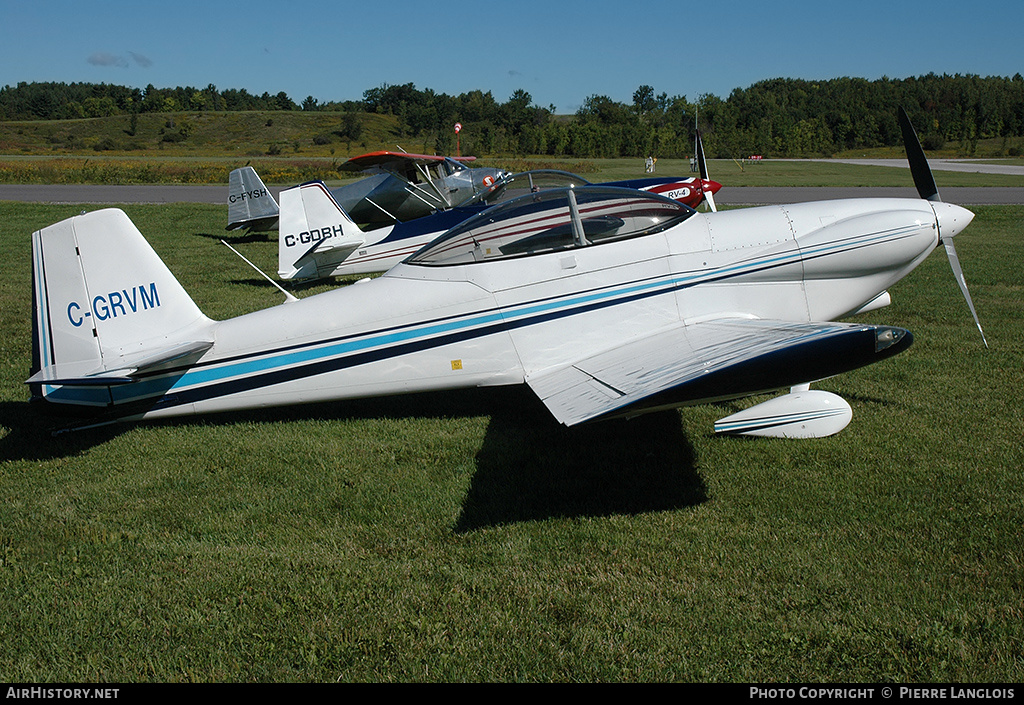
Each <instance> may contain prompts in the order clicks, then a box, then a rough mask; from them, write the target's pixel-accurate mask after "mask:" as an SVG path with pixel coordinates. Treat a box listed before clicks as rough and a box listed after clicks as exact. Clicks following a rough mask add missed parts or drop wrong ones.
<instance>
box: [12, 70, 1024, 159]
mask: <svg viewBox="0 0 1024 705" xmlns="http://www.w3.org/2000/svg"><path fill="white" fill-rule="evenodd" d="M901 105H902V106H904V107H905V108H906V109H907V110H908V112H909V113H910V116H911V119H912V120H913V122H914V124H915V125H916V126H917V129H918V132H919V134H920V135H921V137H922V141H923V142H924V144H925V148H926V149H940V148H942V147H943V146H944V145H945V144H946V142H948V141H953V142H957V143H958V144H959V148H960V149H961V151H964V152H966V153H973V150H974V148H975V147H976V146H977V142H978V141H979V140H982V139H993V138H996V139H1001V140H1002V143H1003V144H1004V145H1005V150H1004V151H1006V152H1007V153H1009V154H1014V153H1016V154H1018V155H1019V154H1020V151H1021V147H1020V144H1019V142H1020V140H1019V139H1017V138H1021V137H1024V78H1022V77H1021V75H1020V74H1017V75H1015V76H1013V77H1012V78H1007V77H993V76H990V77H980V76H977V75H960V74H957V75H953V76H950V75H945V74H944V75H941V76H940V75H936V74H928V75H925V76H918V77H912V78H906V79H890V78H887V77H883V78H881V79H877V80H867V79H863V78H849V77H843V78H835V79H830V80H826V81H809V80H802V79H790V78H777V79H770V80H766V81H761V82H758V83H755V84H753V85H751V86H750V87H748V88H737V89H734V90H733V91H732V93H730V94H729V96H728V97H726V98H724V99H723V98H719V97H717V96H714V95H708V94H704V95H701V96H698V97H697V98H696V99H695V100H694V101H692V102H691V101H689V100H688V99H687V98H686V96H684V95H675V96H669V95H668V94H667V93H657V92H656V91H655V89H654V88H653V87H652V86H648V85H642V86H639V87H638V88H637V90H636V91H635V92H634V94H633V99H632V102H631V103H623V102H619V101H615V100H612V99H611V98H609V97H608V96H605V95H591V96H589V97H587V98H586V99H585V100H584V101H583V103H582V105H581V106H580V108H579V109H578V110H577V111H576V112H575V113H574V114H573V115H557V114H556V111H555V107H554V106H548V107H541V106H537V105H535V104H534V102H533V99H532V97H531V96H530V94H529V93H527V92H526V91H524V90H517V91H515V92H514V93H513V94H512V95H511V96H510V97H509V99H508V100H506V101H504V102H502V101H499V100H497V99H495V97H494V96H493V94H492V93H491V92H490V91H486V92H485V91H481V90H474V91H469V92H467V93H462V94H460V95H457V96H452V95H447V94H445V93H438V92H435V91H433V90H431V89H429V88H428V89H419V88H416V87H415V86H414V85H413V84H412V83H407V84H403V85H387V84H385V85H382V86H378V87H375V88H370V89H368V90H366V91H364V93H363V96H362V100H350V101H340V102H324V103H321V102H319V101H317V100H316V99H315V98H313V97H312V96H307V97H306V98H305V99H304V100H303V101H302V102H301V103H300V104H299V103H296V102H294V101H293V100H292V99H291V98H290V97H289V96H288V95H287V94H286V93H284V92H280V93H277V94H275V95H271V94H269V93H263V94H262V95H256V94H252V93H249V92H247V91H246V90H245V89H227V90H221V89H218V88H217V87H216V86H214V85H212V84H211V85H208V86H207V87H205V88H194V87H177V88H155V87H154V86H152V85H149V86H147V87H146V88H145V89H139V88H130V87H125V86H117V85H110V84H90V83H71V84H67V83H19V84H18V85H17V86H13V87H12V86H4V87H3V88H0V120H61V119H75V118H89V117H106V116H110V115H124V114H138V113H149V112H181V111H252V110H261V111H277V110H299V111H323V112H336V113H341V114H342V118H341V120H342V124H343V125H344V126H345V129H346V130H347V131H349V132H351V131H357V130H358V124H359V115H360V114H366V113H379V114H386V115H391V116H393V117H394V118H395V120H396V121H397V124H398V126H399V130H400V131H401V133H402V134H403V135H407V136H410V137H416V138H429V139H430V140H431V141H432V143H433V144H434V148H435V150H436V151H437V152H439V153H451V152H453V151H454V148H455V144H456V140H457V139H458V140H459V141H460V145H461V148H462V151H463V152H464V153H477V154H494V153H505V154H517V155H551V156H557V157H563V156H564V157H578V158H615V157H641V156H646V155H653V156H659V157H675V158H685V157H687V156H691V155H692V154H693V135H694V130H695V129H696V128H699V129H700V131H701V135H702V137H703V141H704V146H705V149H706V151H707V153H708V156H709V157H719V158H727V157H733V158H735V157H740V156H748V155H753V154H760V155H763V156H774V157H784V156H797V157H799V156H827V155H830V154H834V153H836V152H840V151H845V150H855V149H862V148H864V149H869V148H875V147H892V146H898V145H900V144H901V143H902V137H901V135H900V131H899V127H898V125H897V123H896V112H897V108H898V107H899V106H901ZM456 122H459V123H461V124H462V125H463V131H462V132H461V133H459V135H458V137H457V136H456V133H455V130H454V125H455V123H456ZM425 141H426V140H425Z"/></svg>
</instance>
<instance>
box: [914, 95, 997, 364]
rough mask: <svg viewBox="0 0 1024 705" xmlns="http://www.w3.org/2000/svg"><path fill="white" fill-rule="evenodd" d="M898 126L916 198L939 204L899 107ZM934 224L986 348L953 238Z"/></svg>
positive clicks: (925, 161)
mask: <svg viewBox="0 0 1024 705" xmlns="http://www.w3.org/2000/svg"><path fill="white" fill-rule="evenodd" d="M899 122H900V130H901V131H902V132H903V146H904V148H905V149H906V151H907V162H909V164H910V174H911V175H912V176H913V177H914V186H916V187H917V193H918V195H919V196H921V198H923V199H925V200H926V201H932V202H934V203H941V202H942V199H941V198H940V197H939V189H938V187H937V186H936V185H935V177H934V176H932V170H931V167H930V166H928V159H927V157H925V155H924V149H923V148H922V147H921V141H920V140H919V139H918V138H917V131H916V130H914V126H913V125H912V124H911V122H910V116H908V115H907V111H906V110H904V109H903V107H902V106H900V112H899ZM938 221H939V241H940V242H941V243H942V246H943V247H944V248H945V249H946V257H947V258H948V259H949V266H950V268H952V270H953V276H954V277H955V278H956V283H957V284H958V285H959V286H960V291H961V293H963V295H964V300H966V301H967V308H969V309H970V310H971V315H972V316H974V324H975V325H976V326H978V332H979V333H981V340H982V342H984V343H985V347H986V348H987V347H988V340H986V339H985V331H983V330H982V329H981V321H979V320H978V313H977V311H975V310H974V302H973V301H972V300H971V292H970V291H968V290H967V281H966V280H965V279H964V272H963V270H962V269H961V268H960V258H959V257H957V254H956V247H955V246H954V245H953V236H952V235H948V234H945V233H943V229H942V225H941V218H938Z"/></svg>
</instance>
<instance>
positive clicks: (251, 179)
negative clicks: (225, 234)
mask: <svg viewBox="0 0 1024 705" xmlns="http://www.w3.org/2000/svg"><path fill="white" fill-rule="evenodd" d="M278 215H279V209H278V207H277V201H275V200H274V197H273V195H271V193H270V191H269V190H268V189H267V187H266V186H265V185H264V184H263V180H262V179H261V178H260V177H259V174H257V173H256V170H255V169H253V168H252V167H251V166H244V167H242V168H241V169H235V170H234V171H232V172H231V175H230V176H228V226H227V228H226V229H227V230H238V229H239V228H245V229H246V230H270V229H272V228H274V227H275V226H276V225H277V220H278Z"/></svg>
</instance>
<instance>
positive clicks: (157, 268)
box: [29, 209, 215, 403]
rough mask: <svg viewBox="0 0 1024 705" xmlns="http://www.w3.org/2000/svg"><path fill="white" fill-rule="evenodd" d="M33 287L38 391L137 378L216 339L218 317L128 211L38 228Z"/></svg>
mask: <svg viewBox="0 0 1024 705" xmlns="http://www.w3.org/2000/svg"><path fill="white" fill-rule="evenodd" d="M32 286H33V291H32V299H33V312H32V315H33V322H32V323H33V325H32V328H33V369H32V375H33V377H32V378H31V379H30V380H29V384H31V385H37V384H41V385H42V388H40V387H37V386H33V394H34V395H35V396H48V395H49V392H50V391H51V390H52V389H53V387H52V386H50V385H73V386H95V387H102V386H105V385H110V384H124V383H128V382H130V381H132V379H131V375H132V374H134V373H135V372H137V371H138V370H140V369H141V368H143V367H145V368H147V369H152V368H154V367H157V366H159V365H161V364H166V363H168V362H170V361H172V360H181V359H184V358H187V357H189V356H198V355H200V354H201V353H202V352H205V351H206V350H207V349H209V347H210V346H211V345H212V341H213V338H212V327H213V326H214V325H215V324H214V323H213V322H212V321H210V319H208V318H206V316H204V315H203V314H202V312H201V311H200V310H199V308H198V307H197V306H196V305H195V303H194V302H193V301H192V299H191V297H189V295H188V294H187V293H186V292H185V290H184V289H183V288H182V287H181V285H180V284H179V283H178V281H177V279H175V278H174V275H173V274H171V272H170V271H169V270H168V269H167V267H166V266H165V265H164V263H163V262H162V261H161V260H160V258H159V257H158V256H157V254H156V253H155V252H154V251H153V248H152V247H150V245H149V243H148V242H146V240H145V238H143V237H142V235H141V233H139V231H138V229H137V228H136V227H135V225H134V224H133V223H132V222H131V220H129V218H128V216H126V215H125V214H124V212H122V211H120V210H118V209H106V210H101V211H95V212H93V213H88V214H85V215H80V216H75V217H73V218H69V219H67V220H64V221H61V222H59V223H56V224H55V225H51V226H49V227H47V228H43V229H42V230H39V231H37V232H35V233H33V235H32ZM78 403H81V400H78Z"/></svg>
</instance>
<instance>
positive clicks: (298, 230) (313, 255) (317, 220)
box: [254, 169, 721, 280]
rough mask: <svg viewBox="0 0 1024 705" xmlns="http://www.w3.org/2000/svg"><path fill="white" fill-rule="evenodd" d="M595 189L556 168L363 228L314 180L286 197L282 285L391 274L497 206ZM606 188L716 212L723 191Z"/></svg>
mask: <svg viewBox="0 0 1024 705" xmlns="http://www.w3.org/2000/svg"><path fill="white" fill-rule="evenodd" d="M254 173H255V172H254ZM256 178H259V177H256ZM589 184H590V182H589V181H587V180H586V179H584V178H583V177H581V176H577V175H576V174H571V173H569V172H567V171H558V170H554V169H537V170H533V171H525V172H521V173H518V174H504V175H502V176H500V177H499V178H498V179H497V180H494V181H493V182H491V183H490V184H488V186H487V187H486V188H485V189H482V190H479V191H478V192H477V194H476V195H475V196H474V197H473V198H471V199H469V200H468V201H466V202H464V203H461V204H459V205H457V206H453V207H452V208H449V209H445V210H439V211H437V212H435V213H432V214H430V215H425V216H422V217H419V218H416V219H414V220H410V221H400V222H396V223H392V224H389V225H385V226H383V227H378V228H374V229H372V230H364V229H363V228H361V227H359V226H358V225H357V224H356V222H355V221H354V219H353V218H351V217H350V216H349V213H348V210H347V209H346V208H345V207H344V206H343V205H342V204H340V203H339V202H338V201H337V200H336V199H335V194H334V193H333V192H332V191H331V190H330V189H328V188H327V186H326V185H325V184H324V183H323V182H322V181H311V182H308V183H305V184H301V185H299V186H294V187H292V188H289V189H285V190H284V191H282V192H281V194H280V198H281V206H280V223H279V227H278V229H279V235H278V270H277V274H278V276H279V277H281V279H283V280H307V279H317V278H322V277H340V276H344V275H348V274H372V273H377V272H385V271H387V270H388V269H390V268H391V267H393V266H394V265H396V264H398V263H399V262H401V261H402V260H404V259H405V258H406V257H408V256H409V255H411V254H413V253H414V252H416V251H417V250H418V249H420V248H421V247H423V246H424V245H425V244H427V243H428V242H430V241H432V240H433V239H434V238H436V237H438V236H439V235H441V234H442V233H444V232H445V231H447V230H448V229H449V228H452V227H455V226H456V225H458V224H459V223H461V222H462V221H464V220H466V219H467V218H470V217H472V216H474V215H477V214H478V213H480V212H482V211H484V210H486V209H487V208H489V207H491V206H494V205H496V204H498V203H502V202H504V201H507V200H510V199H512V198H515V197H517V196H521V195H523V194H527V193H534V192H537V191H545V190H548V189H552V188H578V187H580V186H585V185H589ZM604 185H605V186H622V187H625V188H632V189H639V190H642V191H651V192H652V193H658V194H661V195H663V196H666V197H668V198H671V199H673V200H677V201H679V202H681V203H685V204H687V205H690V206H694V207H696V206H697V205H699V204H700V203H701V202H702V201H704V200H705V199H707V200H708V201H709V205H710V207H711V209H712V210H714V200H713V199H712V194H713V193H714V192H715V191H717V190H719V189H720V188H721V185H720V184H718V183H717V182H714V181H709V180H707V179H706V178H701V179H696V178H692V177H687V178H682V179H678V178H674V177H655V178H645V179H634V180H631V181H615V182H609V183H607V184H604Z"/></svg>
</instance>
